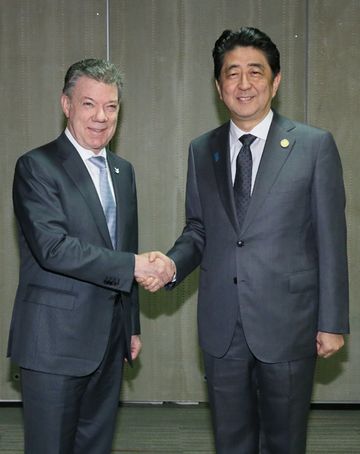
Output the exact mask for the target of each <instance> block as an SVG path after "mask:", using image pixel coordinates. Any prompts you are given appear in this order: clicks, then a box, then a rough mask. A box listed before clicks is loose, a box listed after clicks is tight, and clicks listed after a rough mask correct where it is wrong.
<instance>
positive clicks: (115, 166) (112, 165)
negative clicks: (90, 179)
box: [107, 151, 129, 250]
mask: <svg viewBox="0 0 360 454" xmlns="http://www.w3.org/2000/svg"><path fill="white" fill-rule="evenodd" d="M107 160H108V166H109V170H110V174H111V178H112V183H113V188H114V194H115V199H116V248H117V249H119V250H120V249H121V248H122V244H123V233H124V225H125V220H126V207H127V205H128V203H129V201H127V200H126V198H125V191H124V190H122V183H123V182H124V181H127V179H126V175H125V174H124V168H123V166H121V165H119V162H118V161H117V160H115V159H114V155H113V154H112V153H111V152H110V151H107Z"/></svg>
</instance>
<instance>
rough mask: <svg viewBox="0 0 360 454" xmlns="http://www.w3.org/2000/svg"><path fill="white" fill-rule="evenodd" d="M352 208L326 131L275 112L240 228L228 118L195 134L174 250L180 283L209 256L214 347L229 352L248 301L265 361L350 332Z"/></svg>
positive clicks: (205, 288)
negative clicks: (348, 216) (326, 335)
mask: <svg viewBox="0 0 360 454" xmlns="http://www.w3.org/2000/svg"><path fill="white" fill-rule="evenodd" d="M283 139H286V140H287V141H288V142H281V141H282V140H283ZM281 143H282V144H283V146H282V145H281ZM344 207H345V195H344V186H343V179H342V169H341V163H340V159H339V155H338V151H337V148H336V145H335V142H334V140H333V138H332V136H331V134H330V133H328V132H326V131H323V130H320V129H316V128H312V127H309V126H306V125H303V124H300V123H296V122H293V121H290V120H288V119H286V118H284V117H281V116H279V115H277V114H276V113H275V114H274V118H273V121H272V124H271V128H270V131H269V134H268V138H267V141H266V144H265V149H264V152H263V156H262V159H261V163H260V167H259V170H258V174H257V177H256V182H255V186H254V189H253V193H252V197H251V201H250V205H249V208H248V211H247V215H246V218H245V220H244V223H243V226H242V227H241V228H240V227H239V224H238V222H237V218H236V212H235V206H234V199H233V189H232V183H231V170H230V153H229V124H228V123H227V124H224V125H222V126H220V127H219V128H217V129H215V130H213V131H210V132H208V133H206V134H204V135H202V136H201V137H199V138H197V139H195V140H194V141H193V142H192V143H191V145H190V153H189V166H188V181H187V194H186V217H187V222H186V227H185V229H184V231H183V234H182V235H181V236H180V238H179V239H178V240H177V241H176V243H175V245H174V247H173V248H172V249H171V250H170V251H169V256H170V257H172V259H173V260H174V261H175V263H176V267H177V282H180V281H181V280H182V279H183V278H184V277H185V276H186V275H187V274H189V273H190V272H191V271H192V270H193V269H194V268H195V267H196V266H197V265H200V286H199V295H198V327H199V336H200V344H201V346H202V348H203V349H204V350H205V351H206V352H208V353H210V354H212V355H214V356H217V357H221V356H222V355H224V354H225V352H226V351H227V349H228V347H229V345H230V342H231V339H232V336H233V333H234V327H235V323H236V320H237V318H238V311H239V308H240V314H241V320H242V323H243V328H244V333H245V336H246V339H247V342H248V344H249V346H250V349H251V350H252V352H253V353H254V354H255V356H256V357H257V358H258V359H260V360H262V361H265V362H281V361H289V360H295V359H297V358H301V357H306V356H309V355H312V354H314V353H315V351H316V342H315V338H316V333H317V331H326V332H333V333H346V332H348V276H347V258H346V227H345V215H344Z"/></svg>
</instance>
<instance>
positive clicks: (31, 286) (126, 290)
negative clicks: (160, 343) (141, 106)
mask: <svg viewBox="0 0 360 454" xmlns="http://www.w3.org/2000/svg"><path fill="white" fill-rule="evenodd" d="M107 156H108V163H109V168H110V170H111V174H112V180H113V186H114V192H115V197H116V202H117V244H118V246H117V251H114V250H113V247H112V244H111V240H110V236H109V232H108V229H107V224H106V220H105V216H104V213H103V210H102V206H101V203H100V201H99V198H98V195H97V193H96V189H95V187H94V185H93V182H92V180H91V177H90V175H89V173H88V171H87V169H86V167H85V165H84V163H83V161H82V159H81V157H80V155H79V154H78V152H77V151H76V150H75V148H74V147H73V145H72V144H71V143H70V141H69V140H68V139H67V137H66V136H65V134H62V135H61V136H60V137H59V138H58V139H56V140H55V141H53V142H51V143H49V144H47V145H45V146H42V147H40V148H37V149H34V150H32V151H30V152H28V153H26V154H25V155H24V156H22V157H21V158H20V159H19V160H18V162H17V165H16V170H15V177H14V186H13V200H14V209H15V214H16V218H17V221H18V227H19V246H20V274H19V286H18V290H17V294H16V300H15V305H14V311H13V317H12V322H11V329H10V337H9V349H8V354H9V356H11V358H12V360H13V361H14V362H15V363H17V364H18V365H20V366H21V367H25V368H31V369H34V370H39V371H44V372H51V373H60V374H66V375H75V376H82V375H86V374H89V373H91V372H92V371H94V370H95V369H96V368H97V367H98V365H99V363H100V361H101V360H102V358H103V355H104V352H105V349H106V345H107V343H108V338H109V333H110V326H111V320H112V313H113V304H114V301H115V298H116V297H119V296H121V300H122V303H121V304H122V306H123V307H122V311H123V317H124V324H125V329H126V338H127V343H128V345H129V343H130V337H131V335H132V334H137V333H139V329H140V326H139V306H138V297H137V288H136V286H134V284H133V273H134V253H136V252H137V243H138V235H137V202H136V188H135V177H134V172H133V168H132V166H131V165H130V164H129V163H128V162H127V161H125V160H124V159H121V158H119V157H117V156H115V155H113V154H112V153H110V152H108V153H107Z"/></svg>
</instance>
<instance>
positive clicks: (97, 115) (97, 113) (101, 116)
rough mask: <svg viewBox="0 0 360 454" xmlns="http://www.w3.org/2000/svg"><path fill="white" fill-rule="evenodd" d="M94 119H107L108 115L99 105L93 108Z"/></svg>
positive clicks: (102, 120) (101, 120)
mask: <svg viewBox="0 0 360 454" xmlns="http://www.w3.org/2000/svg"><path fill="white" fill-rule="evenodd" d="M94 120H95V121H100V122H104V121H107V120H108V116H107V114H106V111H105V110H104V109H103V108H102V107H101V106H99V107H98V108H97V109H96V110H95V113H94Z"/></svg>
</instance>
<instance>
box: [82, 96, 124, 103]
mask: <svg viewBox="0 0 360 454" xmlns="http://www.w3.org/2000/svg"><path fill="white" fill-rule="evenodd" d="M83 99H88V100H89V101H92V102H94V103H96V101H95V99H94V98H92V97H91V96H86V95H85V96H83ZM113 103H115V104H119V100H118V99H114V100H110V101H107V102H106V103H105V104H113Z"/></svg>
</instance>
